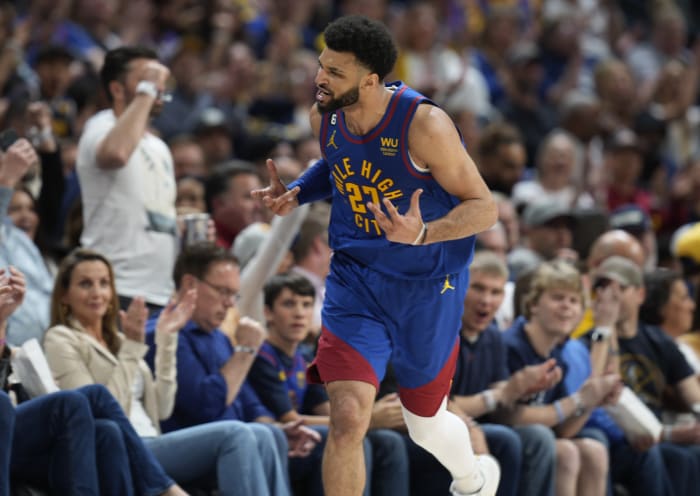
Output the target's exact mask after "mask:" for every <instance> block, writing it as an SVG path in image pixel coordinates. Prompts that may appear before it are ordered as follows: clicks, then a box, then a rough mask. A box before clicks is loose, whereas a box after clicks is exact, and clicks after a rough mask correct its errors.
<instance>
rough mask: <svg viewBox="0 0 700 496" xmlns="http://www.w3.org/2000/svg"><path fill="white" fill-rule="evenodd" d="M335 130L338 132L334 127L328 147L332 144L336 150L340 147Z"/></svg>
mask: <svg viewBox="0 0 700 496" xmlns="http://www.w3.org/2000/svg"><path fill="white" fill-rule="evenodd" d="M335 132H336V129H334V130H333V132H332V133H331V137H330V138H329V140H328V143H326V148H328V147H329V146H332V147H333V148H335V149H336V150H337V149H338V145H336V144H335Z"/></svg>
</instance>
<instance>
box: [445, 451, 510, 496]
mask: <svg viewBox="0 0 700 496" xmlns="http://www.w3.org/2000/svg"><path fill="white" fill-rule="evenodd" d="M476 463H477V465H478V466H479V472H480V473H481V477H482V479H483V484H482V486H481V488H479V489H477V490H476V491H475V492H471V493H460V492H457V490H456V489H455V488H454V486H455V483H454V482H452V484H451V485H450V494H451V495H452V496H494V495H495V494H496V490H497V489H498V483H499V482H500V480H501V467H500V465H498V462H497V461H496V459H495V458H494V457H493V456H491V455H477V456H476Z"/></svg>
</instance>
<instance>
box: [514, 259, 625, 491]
mask: <svg viewBox="0 0 700 496" xmlns="http://www.w3.org/2000/svg"><path fill="white" fill-rule="evenodd" d="M583 301H584V293H583V284H582V281H581V276H580V274H579V272H578V271H577V270H576V269H575V268H574V267H573V266H572V265H571V264H569V263H566V262H562V261H555V262H546V263H543V264H541V265H540V266H539V267H538V268H537V269H536V271H535V273H534V274H533V276H532V280H531V283H530V287H529V288H528V290H527V292H526V294H525V296H524V301H523V303H524V307H523V310H524V316H523V317H519V318H518V319H517V320H516V321H515V322H514V324H513V326H512V327H511V328H510V329H508V330H507V331H506V332H505V334H504V340H505V342H506V346H507V348H508V367H509V369H510V371H511V373H512V372H515V371H517V370H520V369H522V368H523V367H525V366H527V365H538V364H541V363H543V362H547V361H548V360H550V359H554V360H556V362H557V364H558V366H559V367H561V369H562V377H564V378H565V377H566V375H567V366H566V363H564V361H563V360H562V358H561V353H562V350H561V348H562V343H563V342H564V341H565V340H566V339H567V338H568V336H569V334H570V333H571V332H572V331H573V330H574V328H575V327H576V325H577V324H578V322H579V320H580V319H581V316H582V315H583ZM619 387H620V380H619V377H618V376H617V375H615V374H607V375H601V376H596V377H590V378H589V379H587V380H586V382H584V384H583V385H582V386H581V388H580V389H579V390H578V391H576V392H574V393H573V394H569V393H568V391H567V390H566V386H565V383H564V382H561V381H560V382H559V383H557V384H556V385H554V386H553V387H550V388H549V389H546V390H543V391H539V392H537V393H536V394H534V395H532V396H530V398H529V399H528V400H527V404H519V405H516V407H515V408H514V409H513V410H512V411H511V412H510V413H509V416H508V420H509V421H510V422H512V423H514V424H517V425H522V424H525V425H527V424H533V423H536V424H543V425H546V426H549V427H551V428H552V429H553V430H554V432H555V434H556V435H557V439H556V452H557V462H556V463H557V469H556V477H555V481H556V494H557V495H576V494H603V493H604V492H605V490H606V486H607V478H608V464H609V463H608V453H607V450H606V447H605V445H604V444H602V443H601V442H599V441H597V440H595V439H591V438H582V437H576V436H578V435H579V434H580V432H581V429H582V428H583V426H584V424H585V423H586V421H587V420H588V418H589V416H590V413H591V411H592V409H593V408H595V407H597V406H599V405H602V404H604V403H606V402H607V401H612V400H614V399H615V398H616V393H617V392H619Z"/></svg>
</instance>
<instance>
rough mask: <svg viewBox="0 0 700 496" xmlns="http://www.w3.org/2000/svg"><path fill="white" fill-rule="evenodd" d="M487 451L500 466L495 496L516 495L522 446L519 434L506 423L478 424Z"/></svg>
mask: <svg viewBox="0 0 700 496" xmlns="http://www.w3.org/2000/svg"><path fill="white" fill-rule="evenodd" d="M480 427H481V430H482V431H483V432H484V436H485V437H486V444H487V445H488V447H489V452H490V453H491V454H492V455H493V456H494V458H496V460H498V464H499V465H500V466H501V482H500V484H499V485H498V492H496V495H497V496H517V494H518V483H519V482H520V466H521V464H522V455H523V453H522V452H523V447H522V443H521V441H520V436H519V435H518V433H517V432H516V431H514V430H513V429H511V428H510V427H508V426H506V425H499V424H480Z"/></svg>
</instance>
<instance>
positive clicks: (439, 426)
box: [401, 398, 483, 493]
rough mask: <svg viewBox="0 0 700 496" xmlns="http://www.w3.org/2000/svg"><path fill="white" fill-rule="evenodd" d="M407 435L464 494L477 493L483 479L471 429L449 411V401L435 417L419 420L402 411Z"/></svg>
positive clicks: (404, 409) (419, 418)
mask: <svg viewBox="0 0 700 496" xmlns="http://www.w3.org/2000/svg"><path fill="white" fill-rule="evenodd" d="M401 410H402V411H403V418H404V420H405V421H406V426H407V427H408V434H409V436H411V439H412V440H413V442H415V443H416V444H417V445H418V446H420V447H421V448H423V449H425V450H426V451H428V452H429V453H430V454H432V455H433V456H434V457H435V458H437V460H438V461H439V462H440V463H441V464H442V465H443V466H444V467H445V468H446V469H447V470H449V472H450V474H452V478H453V479H454V481H455V486H454V488H455V489H456V490H457V491H459V492H463V493H470V492H474V491H477V490H478V489H480V488H481V486H482V484H483V478H482V477H481V473H480V472H479V470H478V467H477V465H476V457H475V456H474V450H473V449H472V442H471V438H470V437H469V429H467V426H466V425H465V423H464V421H463V420H462V419H460V418H459V417H458V416H457V415H455V414H453V413H451V412H448V411H447V399H446V398H445V399H443V400H442V404H441V405H440V408H439V409H438V411H437V413H436V414H435V415H434V416H432V417H420V416H418V415H416V414H414V413H411V412H409V411H408V410H406V408H404V407H401Z"/></svg>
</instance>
